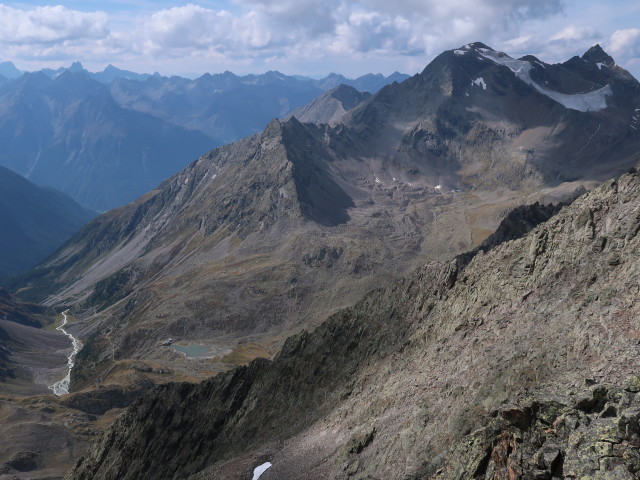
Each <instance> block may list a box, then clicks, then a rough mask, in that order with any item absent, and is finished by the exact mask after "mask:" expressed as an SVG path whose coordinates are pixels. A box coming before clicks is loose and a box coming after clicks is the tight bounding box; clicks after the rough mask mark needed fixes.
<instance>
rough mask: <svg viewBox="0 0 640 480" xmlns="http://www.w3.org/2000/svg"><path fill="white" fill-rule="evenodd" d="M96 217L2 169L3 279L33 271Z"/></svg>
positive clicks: (0, 272)
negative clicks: (31, 269) (30, 269)
mask: <svg viewBox="0 0 640 480" xmlns="http://www.w3.org/2000/svg"><path fill="white" fill-rule="evenodd" d="M96 215H97V213H95V212H92V211H90V210H87V209H85V208H83V207H81V206H80V205H78V204H77V203H76V202H74V201H73V200H72V199H71V198H69V197H67V196H66V195H64V194H62V193H61V192H57V191H55V190H53V189H49V188H42V187H38V186H37V185H34V184H33V183H31V182H29V181H28V180H26V179H25V178H23V177H21V176H20V175H18V174H16V173H14V172H12V171H10V170H8V169H6V168H4V167H0V224H2V229H3V232H2V236H1V237H0V277H6V276H8V275H16V274H19V273H22V272H24V271H26V270H27V269H29V268H33V267H34V266H36V265H37V264H38V263H40V262H42V261H43V260H44V259H45V258H46V257H48V256H49V255H51V254H52V253H54V252H55V250H57V249H58V247H60V246H61V245H62V244H63V243H64V242H65V241H66V240H68V239H69V238H70V237H71V236H72V235H73V234H74V233H76V232H77V231H78V230H80V228H81V227H82V226H83V225H84V224H85V223H87V222H88V221H89V220H91V219H92V218H94V217H95V216H96Z"/></svg>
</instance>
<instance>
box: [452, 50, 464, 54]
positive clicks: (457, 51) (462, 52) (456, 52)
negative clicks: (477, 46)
mask: <svg viewBox="0 0 640 480" xmlns="http://www.w3.org/2000/svg"><path fill="white" fill-rule="evenodd" d="M453 53H455V54H456V55H464V54H465V53H467V52H465V51H464V50H454V51H453Z"/></svg>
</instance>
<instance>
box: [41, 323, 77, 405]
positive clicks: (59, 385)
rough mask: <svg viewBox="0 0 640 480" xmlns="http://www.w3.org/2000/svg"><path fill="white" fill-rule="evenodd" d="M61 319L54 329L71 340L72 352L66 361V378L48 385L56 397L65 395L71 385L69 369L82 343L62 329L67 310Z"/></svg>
mask: <svg viewBox="0 0 640 480" xmlns="http://www.w3.org/2000/svg"><path fill="white" fill-rule="evenodd" d="M62 317H63V318H62V323H61V324H60V325H59V326H58V327H56V330H60V331H61V332H62V333H64V334H65V335H66V336H67V337H69V338H70V339H71V343H72V344H73V352H72V353H70V354H69V358H68V359H67V365H69V371H68V372H67V376H66V377H64V378H63V379H62V380H58V381H57V382H56V383H54V384H53V385H49V388H50V389H51V390H53V393H54V394H56V395H58V396H61V395H66V394H67V393H69V385H70V384H71V369H72V368H73V360H74V359H75V358H76V354H77V353H78V352H79V351H80V348H82V343H80V340H78V339H77V338H75V337H74V336H73V335H71V334H70V333H69V332H67V331H66V330H65V329H64V326H65V325H66V324H67V310H65V311H64V312H62Z"/></svg>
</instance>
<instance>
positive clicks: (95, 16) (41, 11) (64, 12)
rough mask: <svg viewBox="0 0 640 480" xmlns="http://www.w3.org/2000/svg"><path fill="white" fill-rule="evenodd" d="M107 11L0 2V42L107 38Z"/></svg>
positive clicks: (31, 42)
mask: <svg viewBox="0 0 640 480" xmlns="http://www.w3.org/2000/svg"><path fill="white" fill-rule="evenodd" d="M108 35H109V30H108V29H107V14H106V13H104V12H79V11H76V10H69V9H67V8H65V7H63V6H61V5H58V6H45V7H36V8H34V9H32V10H19V9H16V8H12V7H8V6H6V5H2V4H0V42H1V43H4V44H9V45H25V44H26V45H29V44H35V45H44V44H49V45H51V44H55V43H61V42H70V41H82V40H86V39H99V38H105V37H107V36H108Z"/></svg>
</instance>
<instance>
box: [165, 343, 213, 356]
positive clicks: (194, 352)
mask: <svg viewBox="0 0 640 480" xmlns="http://www.w3.org/2000/svg"><path fill="white" fill-rule="evenodd" d="M172 347H173V348H175V349H176V350H177V351H178V352H180V353H184V354H185V355H186V356H187V357H210V356H212V353H213V352H211V347H210V346H208V345H198V344H197V343H193V344H191V345H172Z"/></svg>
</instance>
